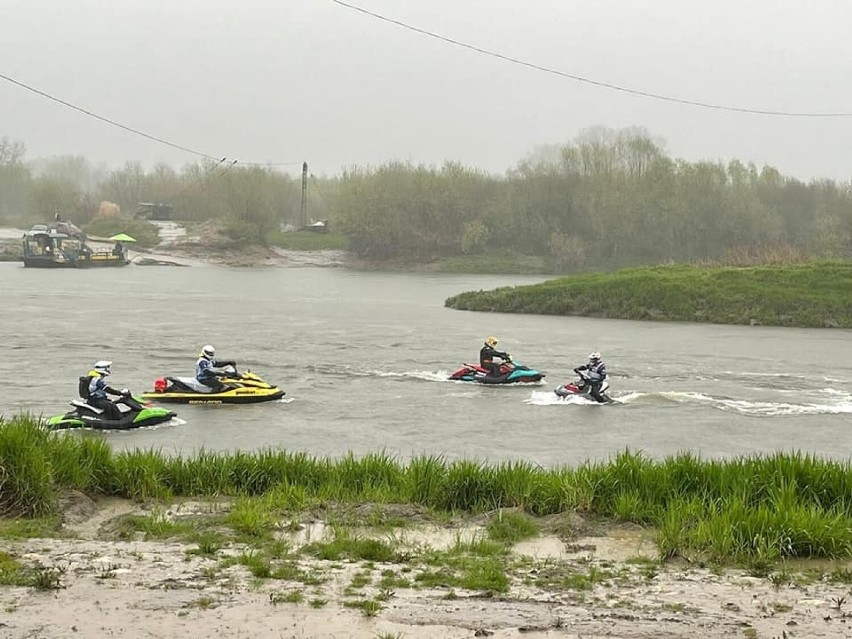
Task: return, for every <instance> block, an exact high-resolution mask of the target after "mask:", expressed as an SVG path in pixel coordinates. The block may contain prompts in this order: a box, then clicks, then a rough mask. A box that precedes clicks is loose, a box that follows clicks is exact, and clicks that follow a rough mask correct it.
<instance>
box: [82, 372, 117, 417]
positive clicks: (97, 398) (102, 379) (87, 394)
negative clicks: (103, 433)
mask: <svg viewBox="0 0 852 639" xmlns="http://www.w3.org/2000/svg"><path fill="white" fill-rule="evenodd" d="M111 366H112V362H110V361H107V360H103V359H102V360H99V361H97V362H95V366H94V368H93V369H92V370H90V371H89V372H88V373H87V374H86V376H85V377H81V378H80V396H81V397H82V398H83V399H84V400H86V402H87V403H88V404H89V405H90V406H94V407H95V408H100V409H101V410H102V411H103V412H104V419H121V411H120V410H119V409H118V406H116V405H115V404H114V403H113V402H112V400H111V399H110V398H109V397H107V393H109V394H110V395H118V396H121V395H126V394H127V389H123V390H120V391H117V390H115V389H114V388H111V387H110V386H107V382H106V378H107V377H108V376H109V374H110V367H111Z"/></svg>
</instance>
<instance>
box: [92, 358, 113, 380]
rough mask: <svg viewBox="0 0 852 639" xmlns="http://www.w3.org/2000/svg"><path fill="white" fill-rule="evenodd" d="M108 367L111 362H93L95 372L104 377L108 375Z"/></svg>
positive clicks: (102, 360)
mask: <svg viewBox="0 0 852 639" xmlns="http://www.w3.org/2000/svg"><path fill="white" fill-rule="evenodd" d="M110 366H112V362H110V361H108V360H105V359H101V360H98V361H97V362H95V370H96V371H97V372H98V373H100V374H101V375H103V376H104V377H106V376H107V375H109V373H110V370H109V367H110Z"/></svg>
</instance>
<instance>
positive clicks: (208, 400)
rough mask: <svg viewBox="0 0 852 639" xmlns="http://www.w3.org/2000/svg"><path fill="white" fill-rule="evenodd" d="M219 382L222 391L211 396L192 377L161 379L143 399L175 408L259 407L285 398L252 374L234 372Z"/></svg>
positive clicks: (233, 370) (273, 387)
mask: <svg viewBox="0 0 852 639" xmlns="http://www.w3.org/2000/svg"><path fill="white" fill-rule="evenodd" d="M219 381H220V384H221V389H220V390H218V391H217V392H211V390H210V389H209V388H208V387H206V386H205V385H204V384H200V383H199V382H198V381H197V380H196V379H195V378H192V377H161V378H160V379H157V380H155V381H154V390H153V391H148V392H146V393H143V394H142V397H144V398H145V399H148V400H153V401H157V402H171V403H174V404H258V403H260V402H272V401H275V400H277V399H281V398H282V397H284V395H285V393H284V391H283V390H281V389H280V388H278V387H277V386H273V385H272V384H270V383H268V382H266V381H264V380H263V379H261V378H260V377H259V376H257V375H255V374H254V373H252V372H251V371H243V372H242V373H237V372H236V369H235V368H233V369H232V370H231V372H230V373H229V375H227V376H223V377H221V378H220V380H219Z"/></svg>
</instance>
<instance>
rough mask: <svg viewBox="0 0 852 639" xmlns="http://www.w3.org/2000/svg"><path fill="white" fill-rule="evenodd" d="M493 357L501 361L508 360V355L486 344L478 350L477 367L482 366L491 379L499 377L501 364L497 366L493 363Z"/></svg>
mask: <svg viewBox="0 0 852 639" xmlns="http://www.w3.org/2000/svg"><path fill="white" fill-rule="evenodd" d="M495 357H499V358H500V359H502V360H503V361H508V360H509V355H508V354H507V353H504V352H502V351H498V350H496V349H495V348H494V347H493V346H489V345H488V344H485V345H484V346H483V347H482V348H481V349H480V350H479V365H480V366H482V368H485V369H487V370H488V371H489V373H490V374H491V376H492V377H500V365H501V364H502V362H501V363H499V364H498V363H495V362H494V358H495Z"/></svg>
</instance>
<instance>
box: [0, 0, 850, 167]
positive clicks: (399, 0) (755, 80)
mask: <svg viewBox="0 0 852 639" xmlns="http://www.w3.org/2000/svg"><path fill="white" fill-rule="evenodd" d="M347 1H351V2H352V3H353V4H357V5H359V6H361V7H363V8H365V9H369V10H372V11H375V12H377V13H381V14H385V15H387V16H388V17H391V18H394V19H397V20H400V21H404V22H408V23H411V24H413V25H415V26H418V27H421V28H423V29H428V30H432V31H435V32H438V33H440V34H442V35H444V36H447V37H449V38H454V39H457V40H462V41H465V42H468V43H470V44H473V45H476V46H479V47H483V48H486V49H491V50H495V51H498V52H500V53H502V54H505V55H508V56H513V57H517V58H520V59H523V60H526V61H529V62H532V63H535V64H539V65H542V66H547V67H552V68H555V69H558V70H561V71H564V72H566V73H571V74H576V75H582V76H586V77H590V78H593V79H597V80H601V81H604V82H609V83H613V84H618V85H623V86H626V87H631V88H635V89H639V90H643V91H648V92H655V93H662V94H666V95H671V96H675V97H680V98H684V99H689V100H698V101H706V102H714V103H721V104H729V105H732V106H737V107H750V108H756V109H769V110H780V111H800V112H801V111H819V112H824V111H831V112H848V113H852V37H850V33H852V2H851V1H850V0H814V1H813V2H801V1H799V0H795V1H794V0H751V1H750V2H744V1H743V0H736V1H735V0H714V1H713V2H707V1H706V0H702V1H701V2H695V1H693V0H646V1H644V2H639V1H637V0H620V1H614V0H585V1H579V0H523V1H522V2H520V1H518V0H512V1H509V0H347ZM0 34H2V37H0V73H3V74H5V75H8V76H11V77H13V78H15V79H17V80H20V81H23V82H26V83H28V84H31V85H33V86H34V87H37V88H39V89H41V90H43V91H46V92H49V93H52V94H54V95H56V96H58V97H60V98H63V99H65V100H67V101H69V102H72V103H74V104H77V105H79V106H81V107H84V108H87V109H90V110H92V111H95V112H97V113H99V114H102V115H104V116H107V117H109V118H112V119H114V120H117V121H119V122H121V123H123V124H126V125H128V126H132V127H135V128H138V129H141V130H143V131H146V132H148V133H151V134H154V135H157V136H160V137H163V138H166V139H168V140H170V141H173V142H175V143H178V144H181V145H184V146H188V147H192V148H194V149H198V150H200V151H203V152H205V153H209V154H210V155H213V156H217V157H221V156H227V157H229V158H237V159H239V160H241V161H260V162H290V161H294V162H300V161H301V160H306V161H308V163H309V165H310V167H311V171H312V172H313V173H315V174H335V173H338V172H339V171H340V170H341V169H342V168H345V167H347V166H353V165H362V166H363V165H370V164H372V165H375V164H378V163H381V162H384V161H386V160H391V159H402V160H410V161H412V162H415V163H420V162H424V163H430V164H432V163H437V164H440V163H441V162H442V161H444V160H456V161H460V162H463V163H465V164H469V165H474V166H477V167H480V168H482V169H485V170H488V171H491V172H503V171H505V170H506V169H508V168H510V167H512V166H513V165H514V164H515V163H516V162H517V161H518V160H520V159H521V158H523V157H524V156H525V155H527V154H528V153H530V152H531V151H532V150H533V149H534V148H535V147H536V146H539V145H545V144H554V143H563V142H566V141H568V140H570V139H571V138H573V137H574V136H576V135H577V133H578V132H580V131H581V130H582V129H584V128H587V127H590V126H595V125H604V126H608V127H614V128H617V127H624V126H634V125H638V126H643V127H646V128H647V129H648V130H649V131H650V132H651V133H652V134H654V135H656V136H660V137H661V138H663V139H665V140H666V142H667V149H668V151H669V152H670V153H672V154H673V155H675V156H678V157H684V158H687V159H691V160H696V159H714V160H728V159H732V158H739V159H742V160H744V161H753V162H755V163H757V164H758V165H762V164H764V163H768V164H772V165H775V166H777V167H778V168H779V169H781V170H782V171H783V172H785V173H789V174H792V175H795V176H798V177H801V178H806V179H807V178H811V177H831V178H840V179H843V180H849V179H852V117H847V118H783V117H765V116H755V115H746V114H742V113H729V112H719V111H712V110H707V109H701V108H697V107H689V106H682V105H676V104H672V103H667V102H661V101H657V100H652V99H648V98H641V97H635V96H631V95H627V94H624V93H619V92H616V91H611V90H608V89H604V88H599V87H594V86H590V85H587V84H581V83H578V82H575V81H571V80H568V79H565V78H560V77H556V76H553V75H548V74H545V73H542V72H539V71H535V70H532V69H529V68H524V67H521V66H518V65H513V64H510V63H507V62H504V61H501V60H498V59H494V58H489V57H485V56H482V55H479V54H476V53H474V52H471V51H468V50H465V49H462V48H458V47H455V46H452V45H449V44H446V43H444V42H440V41H437V40H435V39H432V38H429V37H426V36H423V35H419V34H416V33H412V32H410V31H406V30H404V29H402V28H400V27H398V26H394V25H391V24H388V23H385V22H381V21H379V20H376V19H375V18H370V17H368V16H365V15H363V14H360V13H357V12H354V11H352V10H350V9H346V8H343V7H341V6H339V5H337V4H335V3H334V2H332V1H331V0H301V1H299V2H297V1H295V0H275V1H263V0H181V1H180V2H178V1H176V0H169V1H167V0H120V1H119V0H114V1H109V0H0ZM3 135H6V136H8V137H10V138H12V139H18V140H22V141H24V142H25V143H26V145H27V148H28V157H29V158H31V159H32V158H35V157H39V156H50V155H61V154H76V155H85V156H87V157H89V158H90V159H91V160H93V161H95V162H97V163H100V162H104V163H107V164H109V165H110V166H116V165H119V164H121V163H123V162H124V161H125V160H140V161H142V162H143V163H145V164H146V165H149V166H150V165H152V164H153V163H154V162H157V161H161V160H162V161H166V162H169V163H171V164H174V165H182V164H184V163H186V162H191V161H194V160H195V159H196V158H195V157H194V156H192V155H189V154H187V153H184V152H180V151H177V150H174V149H170V148H168V147H165V146H162V145H159V144H156V143H154V142H151V141H148V140H145V139H142V138H139V137H136V136H134V135H132V134H130V133H127V132H125V131H122V130H119V129H116V128H113V127H110V126H108V125H106V124H103V123H101V122H98V121H95V120H92V119H90V118H88V117H86V116H84V115H81V114H79V113H76V112H74V111H72V110H69V109H67V108H65V107H62V106H60V105H57V104H55V103H52V102H50V101H48V100H46V99H44V98H41V97H39V96H36V95H34V94H32V93H30V92H28V91H25V90H23V89H21V88H19V87H16V86H14V85H12V84H9V83H8V82H5V81H0V136H3ZM289 170H291V171H293V172H295V171H297V170H298V167H296V166H294V167H291V168H290V169H289Z"/></svg>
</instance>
